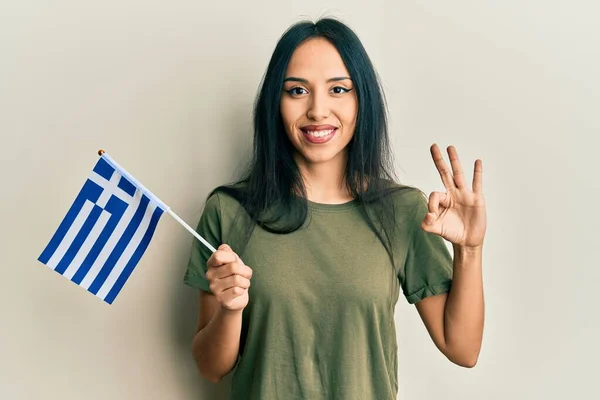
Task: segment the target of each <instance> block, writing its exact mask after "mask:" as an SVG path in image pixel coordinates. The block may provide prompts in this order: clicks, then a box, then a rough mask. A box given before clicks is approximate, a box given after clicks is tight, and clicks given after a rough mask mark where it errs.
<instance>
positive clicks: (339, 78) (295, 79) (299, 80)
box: [284, 76, 352, 84]
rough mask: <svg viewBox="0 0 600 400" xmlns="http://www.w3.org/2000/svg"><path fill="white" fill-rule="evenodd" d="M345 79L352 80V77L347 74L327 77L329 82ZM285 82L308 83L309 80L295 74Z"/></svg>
mask: <svg viewBox="0 0 600 400" xmlns="http://www.w3.org/2000/svg"><path fill="white" fill-rule="evenodd" d="M345 80H349V81H351V80H352V79H351V78H348V77H347V76H336V77H335V78H329V79H327V83H329V82H338V81H345ZM284 82H300V83H306V84H308V80H306V79H304V78H296V77H294V76H290V77H289V78H285V79H284Z"/></svg>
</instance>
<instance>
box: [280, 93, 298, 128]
mask: <svg viewBox="0 0 600 400" xmlns="http://www.w3.org/2000/svg"><path fill="white" fill-rule="evenodd" d="M298 103H299V102H298V101H290V100H289V99H286V98H282V99H281V102H280V103H279V104H280V105H279V107H280V112H281V118H282V119H283V124H284V126H285V128H286V129H290V127H291V126H292V125H293V124H294V123H295V122H296V121H297V120H298V119H299V118H300V116H301V115H302V110H301V109H300V107H299V104H298Z"/></svg>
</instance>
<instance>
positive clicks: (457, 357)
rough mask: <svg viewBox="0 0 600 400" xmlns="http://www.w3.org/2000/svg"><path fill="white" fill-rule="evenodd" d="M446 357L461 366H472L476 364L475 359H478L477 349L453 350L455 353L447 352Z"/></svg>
mask: <svg viewBox="0 0 600 400" xmlns="http://www.w3.org/2000/svg"><path fill="white" fill-rule="evenodd" d="M446 357H447V358H448V360H450V361H451V362H452V363H454V364H456V365H458V366H460V367H463V368H474V367H475V366H476V365H477V361H478V360H479V349H477V350H476V351H470V352H466V351H463V352H455V353H452V352H450V353H447V354H446Z"/></svg>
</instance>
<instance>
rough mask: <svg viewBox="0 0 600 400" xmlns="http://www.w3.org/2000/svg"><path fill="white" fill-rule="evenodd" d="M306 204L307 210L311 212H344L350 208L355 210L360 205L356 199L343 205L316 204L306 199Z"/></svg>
mask: <svg viewBox="0 0 600 400" xmlns="http://www.w3.org/2000/svg"><path fill="white" fill-rule="evenodd" d="M306 202H307V204H308V208H310V209H311V210H316V211H345V210H350V209H352V208H355V207H357V206H358V205H359V204H360V202H359V201H358V199H352V200H350V201H347V202H345V203H339V204H328V203H316V202H314V201H310V200H308V199H306Z"/></svg>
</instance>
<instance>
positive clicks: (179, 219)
mask: <svg viewBox="0 0 600 400" xmlns="http://www.w3.org/2000/svg"><path fill="white" fill-rule="evenodd" d="M167 212H168V213H169V215H171V217H173V218H175V221H177V222H179V223H180V224H181V225H183V227H184V228H185V229H187V230H188V231H190V233H191V234H192V235H194V236H195V237H196V239H198V240H199V241H201V242H202V244H203V245H205V246H206V247H207V248H208V249H209V250H210V251H212V252H213V253H214V252H215V251H217V249H215V248H214V247H212V246H211V245H210V243H208V242H207V241H206V240H205V239H204V238H203V237H202V236H200V235H199V234H198V232H196V231H195V230H193V229H192V228H190V226H189V225H188V224H186V223H185V222H184V221H183V220H182V219H181V218H179V217H178V216H177V214H175V213H174V212H173V210H171V209H170V208H169V209H168V210H167Z"/></svg>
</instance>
